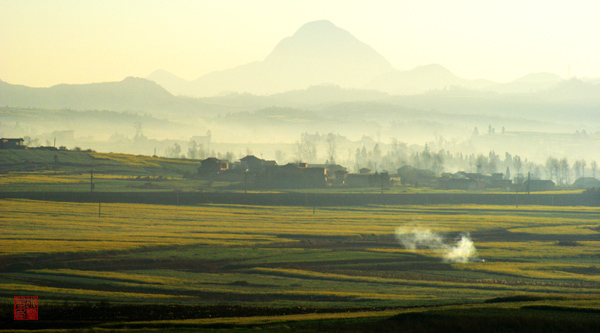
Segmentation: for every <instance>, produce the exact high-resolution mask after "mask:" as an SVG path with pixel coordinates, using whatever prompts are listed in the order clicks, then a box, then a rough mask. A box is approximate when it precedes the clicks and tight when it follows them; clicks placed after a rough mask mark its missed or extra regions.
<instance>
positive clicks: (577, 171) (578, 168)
mask: <svg viewBox="0 0 600 333" xmlns="http://www.w3.org/2000/svg"><path fill="white" fill-rule="evenodd" d="M573 171H575V178H576V179H579V177H581V161H575V163H573Z"/></svg>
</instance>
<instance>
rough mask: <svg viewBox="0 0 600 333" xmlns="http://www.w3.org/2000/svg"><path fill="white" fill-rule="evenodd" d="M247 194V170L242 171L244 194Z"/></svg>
mask: <svg viewBox="0 0 600 333" xmlns="http://www.w3.org/2000/svg"><path fill="white" fill-rule="evenodd" d="M246 193H248V169H246V170H244V194H246Z"/></svg>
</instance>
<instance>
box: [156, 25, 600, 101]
mask: <svg viewBox="0 0 600 333" xmlns="http://www.w3.org/2000/svg"><path fill="white" fill-rule="evenodd" d="M148 79H149V80H152V81H155V82H157V83H158V84H160V85H161V86H163V87H165V88H166V89H167V90H168V91H170V92H171V93H173V94H174V95H186V96H195V97H208V96H217V95H223V94H227V93H232V92H233V93H241V94H243V93H250V94H255V95H272V94H276V93H282V92H286V91H291V90H302V89H306V88H308V87H310V86H322V85H336V86H339V87H341V88H350V89H366V90H376V91H381V92H385V93H388V94H394V95H414V94H422V93H425V92H428V91H432V90H443V89H448V88H451V87H461V88H465V89H470V90H483V91H493V92H498V93H531V92H538V91H542V90H547V89H550V88H552V87H553V86H555V85H556V84H558V83H559V82H561V81H563V79H562V78H560V77H559V76H557V75H555V74H551V73H536V74H529V75H526V76H524V77H522V78H520V79H517V80H515V81H513V82H510V83H505V84H499V83H496V82H492V81H488V80H483V79H479V80H468V79H463V78H460V77H458V76H456V75H455V74H453V73H452V72H450V71H449V70H448V69H446V68H444V67H443V66H441V65H437V64H431V65H425V66H419V67H416V68H414V69H412V70H408V71H400V70H397V69H394V68H393V67H392V65H391V64H390V62H389V61H387V60H386V59H385V58H384V57H383V56H382V55H380V54H379V53H377V52H376V51H375V50H373V48H371V47H370V46H368V45H367V44H365V43H363V42H361V41H359V40H358V39H356V38H355V37H354V36H352V35H351V34H350V33H349V32H347V31H346V30H343V29H340V28H338V27H337V26H335V25H334V24H333V23H331V22H329V21H315V22H310V23H307V24H305V25H303V26H302V27H301V28H300V29H298V31H297V32H296V33H295V34H294V35H293V36H290V37H288V38H285V39H283V40H281V41H280V42H279V43H278V44H277V46H275V48H274V49H273V51H272V52H271V53H270V54H269V55H268V56H267V57H266V58H265V59H264V60H263V61H256V62H252V63H249V64H245V65H241V66H238V67H235V68H231V69H228V70H223V71H217V72H212V73H209V74H206V75H204V76H202V77H200V78H198V79H196V80H194V81H186V80H184V79H181V78H179V77H177V76H176V75H174V74H171V73H169V72H166V71H163V70H157V71H155V72H154V73H152V74H151V75H150V76H148ZM594 80H596V79H590V82H595V81H594ZM596 81H597V80H596Z"/></svg>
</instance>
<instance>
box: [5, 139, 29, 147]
mask: <svg viewBox="0 0 600 333" xmlns="http://www.w3.org/2000/svg"><path fill="white" fill-rule="evenodd" d="M25 148H27V146H25V140H23V139H22V138H18V139H9V138H2V139H0V149H25Z"/></svg>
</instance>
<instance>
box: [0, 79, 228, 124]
mask: <svg viewBox="0 0 600 333" xmlns="http://www.w3.org/2000/svg"><path fill="white" fill-rule="evenodd" d="M0 105H3V106H10V107H24V108H44V109H72V110H111V111H139V112H146V113H154V114H162V115H175V116H179V115H184V114H189V113H190V112H194V113H196V114H198V115H204V116H208V115H211V113H213V112H215V111H217V110H219V108H218V107H217V106H213V105H209V104H205V103H203V102H202V101H200V100H196V99H189V98H184V97H175V96H173V95H172V94H171V93H169V92H168V91H166V90H165V89H164V88H163V87H161V86H159V85H158V84H156V83H155V82H152V81H149V80H146V79H141V78H133V77H129V78H126V79H124V80H123V81H120V82H104V83H91V84H73V85H70V84H60V85H56V86H53V87H50V88H31V87H26V86H21V85H12V84H9V83H6V82H2V81H0Z"/></svg>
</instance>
